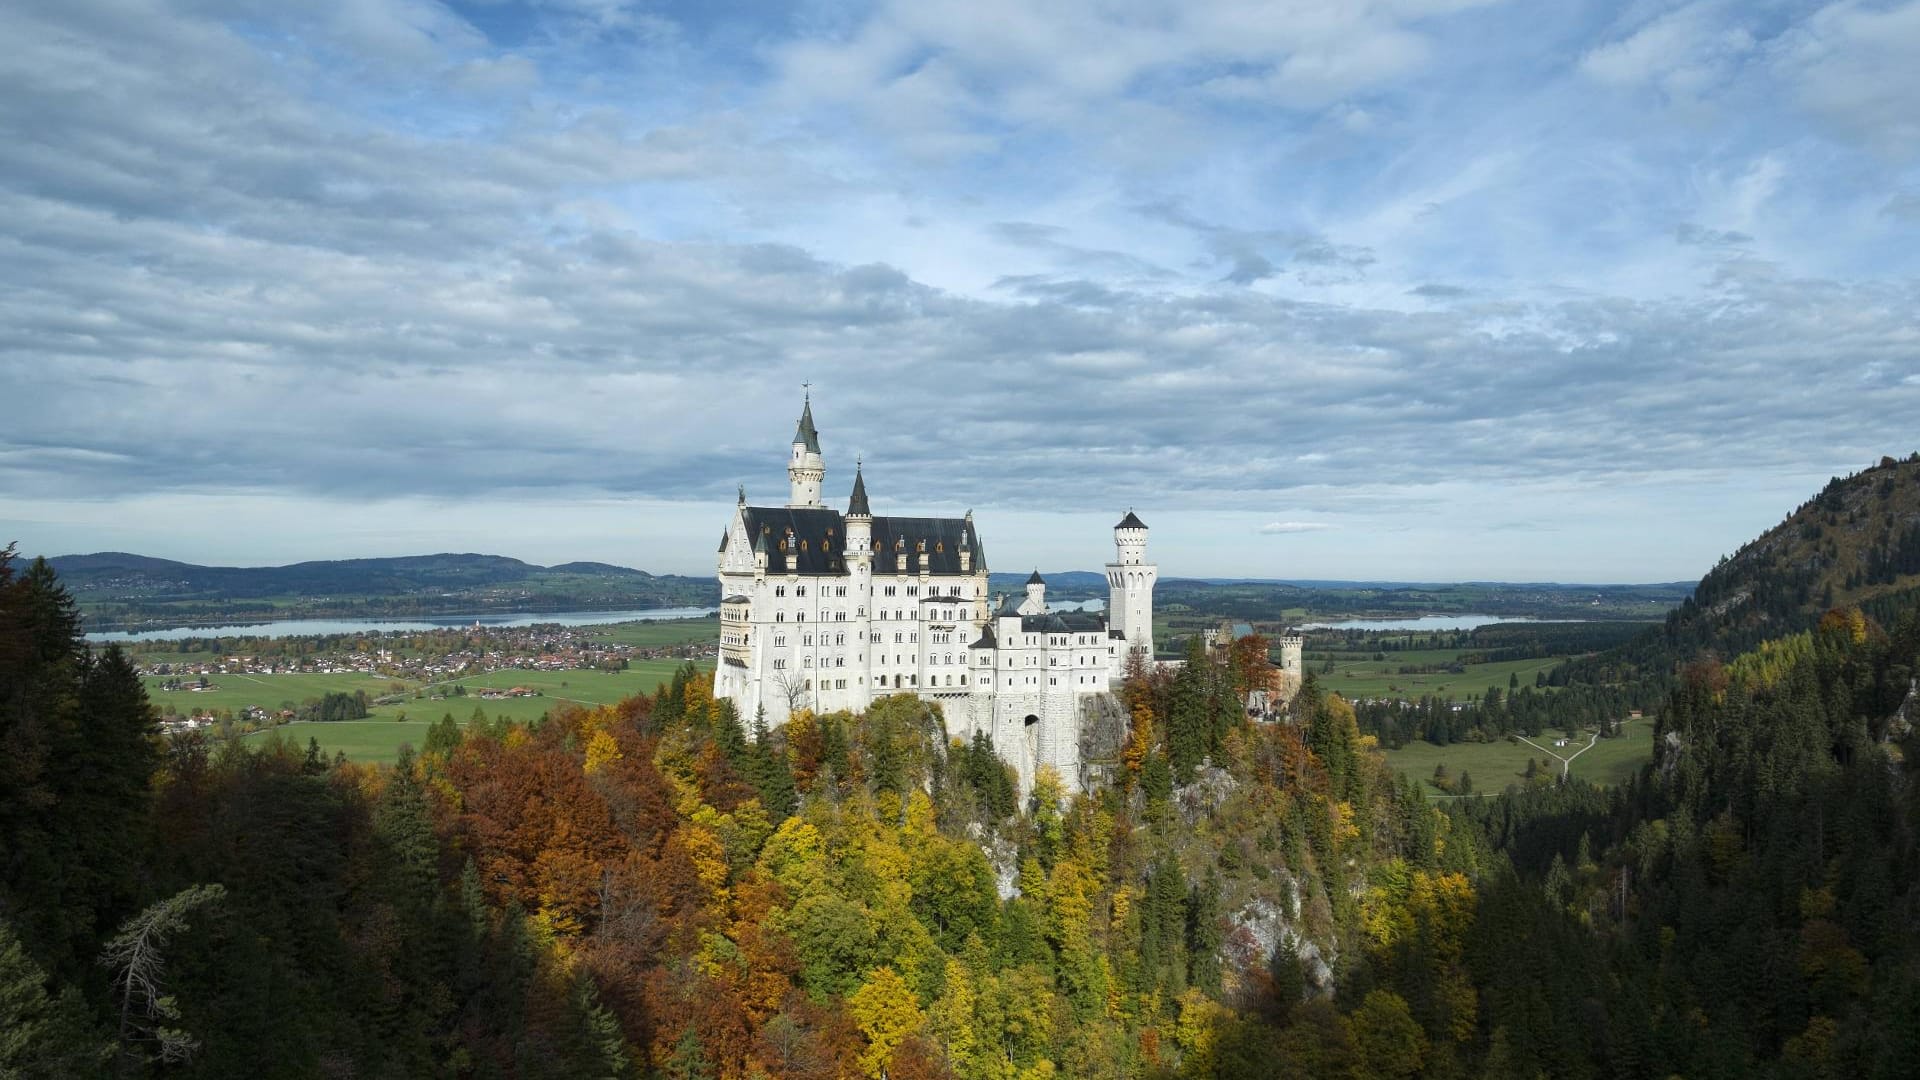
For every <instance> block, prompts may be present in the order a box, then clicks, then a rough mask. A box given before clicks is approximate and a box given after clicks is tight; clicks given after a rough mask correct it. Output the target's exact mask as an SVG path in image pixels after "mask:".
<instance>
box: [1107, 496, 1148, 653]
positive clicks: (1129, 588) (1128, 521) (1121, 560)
mask: <svg viewBox="0 0 1920 1080" xmlns="http://www.w3.org/2000/svg"><path fill="white" fill-rule="evenodd" d="M1113 546H1114V561H1113V562H1110V563H1108V564H1107V592H1108V600H1107V619H1108V625H1109V626H1111V627H1113V628H1114V629H1116V630H1119V631H1120V633H1121V635H1122V636H1123V637H1125V638H1126V639H1127V651H1128V652H1129V653H1135V654H1138V655H1140V656H1141V657H1142V658H1143V659H1146V660H1152V659H1153V583H1154V582H1155V581H1156V580H1157V579H1158V578H1159V577H1160V568H1159V567H1158V566H1155V565H1153V564H1152V563H1150V562H1148V561H1147V523H1146V522H1144V521H1141V520H1140V518H1139V517H1138V516H1137V515H1135V514H1134V512H1133V511H1131V510H1129V511H1127V516H1126V517H1123V518H1121V519H1120V524H1118V525H1115V526H1114V527H1113Z"/></svg>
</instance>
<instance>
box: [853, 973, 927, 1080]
mask: <svg viewBox="0 0 1920 1080" xmlns="http://www.w3.org/2000/svg"><path fill="white" fill-rule="evenodd" d="M847 1011H848V1012H850V1013H852V1014H853V1022H854V1024H855V1025H857V1026H858V1027H859V1028H860V1034H862V1035H865V1036H866V1037H867V1048H866V1049H865V1050H862V1051H861V1052H860V1068H861V1070H862V1071H864V1072H865V1073H866V1074H867V1075H868V1076H871V1077H875V1078H876V1080H877V1078H879V1077H883V1076H885V1075H887V1066H888V1065H889V1064H891V1063H892V1061H893V1054H894V1051H896V1050H898V1049H899V1048H900V1044H901V1043H903V1042H905V1041H906V1040H907V1039H908V1038H910V1037H911V1036H912V1035H914V1034H915V1033H916V1032H918V1031H919V1030H920V1027H921V1025H922V1024H924V1023H925V1022H926V1016H925V1015H923V1014H922V1013H921V1012H920V1003H919V1001H917V1000H916V999H915V998H914V996H913V990H912V988H910V987H909V986H907V981H906V980H905V979H902V978H901V977H900V975H899V973H897V972H895V971H894V970H893V969H892V968H891V967H881V968H875V969H874V972H873V974H872V975H869V976H867V981H866V982H865V983H864V984H862V985H861V987H860V989H858V990H855V991H854V992H853V994H852V996H850V997H848V998H847Z"/></svg>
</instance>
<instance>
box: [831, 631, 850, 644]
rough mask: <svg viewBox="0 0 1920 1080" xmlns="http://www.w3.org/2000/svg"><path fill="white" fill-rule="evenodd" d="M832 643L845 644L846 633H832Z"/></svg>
mask: <svg viewBox="0 0 1920 1080" xmlns="http://www.w3.org/2000/svg"><path fill="white" fill-rule="evenodd" d="M833 643H834V644H835V645H845V644H846V643H847V635H845V634H835V635H833Z"/></svg>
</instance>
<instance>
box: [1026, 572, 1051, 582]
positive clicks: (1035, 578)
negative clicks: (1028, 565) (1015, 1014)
mask: <svg viewBox="0 0 1920 1080" xmlns="http://www.w3.org/2000/svg"><path fill="white" fill-rule="evenodd" d="M1046 583H1047V579H1046V578H1043V577H1041V576H1040V571H1038V570H1035V571H1034V572H1033V576H1032V577H1030V578H1028V579H1027V584H1029V585H1045V584H1046Z"/></svg>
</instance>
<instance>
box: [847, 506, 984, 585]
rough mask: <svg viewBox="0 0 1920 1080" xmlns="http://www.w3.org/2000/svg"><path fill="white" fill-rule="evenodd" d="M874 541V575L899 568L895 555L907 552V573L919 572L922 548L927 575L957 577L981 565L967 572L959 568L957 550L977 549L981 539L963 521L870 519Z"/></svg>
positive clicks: (976, 567)
mask: <svg viewBox="0 0 1920 1080" xmlns="http://www.w3.org/2000/svg"><path fill="white" fill-rule="evenodd" d="M873 542H874V544H875V545H877V546H876V547H875V548H874V552H873V558H874V572H875V573H876V574H885V573H892V572H894V568H895V566H896V565H898V564H897V563H896V562H895V561H894V556H895V555H898V554H900V553H901V552H905V553H906V556H907V570H908V571H909V572H911V573H915V574H917V573H919V572H920V552H921V549H922V546H923V545H924V548H925V550H926V553H927V557H928V561H927V569H928V571H929V572H930V573H935V574H959V573H965V572H971V570H978V569H979V565H980V564H979V563H977V562H976V563H975V564H974V565H973V566H972V567H971V568H970V570H969V571H962V570H961V569H960V549H961V548H971V549H973V550H975V551H978V550H979V548H980V537H979V536H978V535H977V534H976V533H975V532H974V531H973V522H971V521H968V520H967V519H966V518H921V517H911V518H910V517H877V518H874V519H873Z"/></svg>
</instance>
